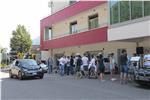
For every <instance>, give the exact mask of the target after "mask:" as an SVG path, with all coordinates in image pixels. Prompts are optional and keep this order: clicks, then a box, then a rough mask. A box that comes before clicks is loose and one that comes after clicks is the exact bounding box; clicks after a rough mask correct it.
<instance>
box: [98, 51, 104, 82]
mask: <svg viewBox="0 0 150 100" xmlns="http://www.w3.org/2000/svg"><path fill="white" fill-rule="evenodd" d="M97 65H98V69H99V72H100V76H99V77H100V80H101V81H104V72H105V66H104V59H103V55H102V54H99V56H98V58H97Z"/></svg>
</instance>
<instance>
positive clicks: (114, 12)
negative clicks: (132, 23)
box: [110, 1, 119, 24]
mask: <svg viewBox="0 0 150 100" xmlns="http://www.w3.org/2000/svg"><path fill="white" fill-rule="evenodd" d="M110 8H111V10H110V14H111V24H115V23H118V22H119V7H118V1H110Z"/></svg>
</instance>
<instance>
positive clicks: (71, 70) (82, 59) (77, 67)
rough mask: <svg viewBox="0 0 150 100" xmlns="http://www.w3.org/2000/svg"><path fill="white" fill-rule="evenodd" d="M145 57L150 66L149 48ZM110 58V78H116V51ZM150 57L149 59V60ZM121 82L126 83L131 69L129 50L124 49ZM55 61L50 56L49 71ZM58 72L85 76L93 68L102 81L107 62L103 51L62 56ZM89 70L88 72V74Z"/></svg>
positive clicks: (121, 56) (121, 62)
mask: <svg viewBox="0 0 150 100" xmlns="http://www.w3.org/2000/svg"><path fill="white" fill-rule="evenodd" d="M143 58H144V62H143V64H144V65H146V66H147V65H148V66H150V53H149V51H148V50H146V54H145V56H144V57H143ZM108 59H109V70H110V80H112V81H113V80H115V79H116V78H114V71H115V70H116V68H117V67H116V61H115V58H114V53H110V54H109V55H108ZM147 59H149V60H147ZM119 60H120V67H119V69H120V80H121V81H120V82H121V83H126V82H127V79H128V77H127V76H128V69H129V61H130V58H129V57H128V54H127V51H126V50H122V52H121V55H120V58H119ZM52 65H53V61H52V58H49V59H48V61H47V66H48V67H49V71H48V72H49V73H50V72H52V70H53V68H52ZM57 66H58V67H57V72H58V73H59V74H60V75H61V76H64V75H70V74H71V75H74V74H75V75H76V74H78V73H81V74H82V75H83V76H85V75H87V76H90V72H91V70H92V69H93V70H94V72H95V73H96V75H97V76H98V78H99V79H100V80H101V81H104V73H105V69H106V68H105V67H106V66H105V63H104V57H103V54H102V53H99V54H98V55H91V56H88V55H86V54H84V55H83V56H81V55H80V54H79V53H77V54H76V55H75V56H65V55H64V56H62V57H60V58H59V59H57ZM86 72H87V74H86Z"/></svg>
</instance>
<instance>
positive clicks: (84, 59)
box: [81, 54, 89, 71]
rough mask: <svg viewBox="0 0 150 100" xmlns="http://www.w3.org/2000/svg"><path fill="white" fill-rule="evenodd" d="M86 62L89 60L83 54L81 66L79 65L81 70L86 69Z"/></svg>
mask: <svg viewBox="0 0 150 100" xmlns="http://www.w3.org/2000/svg"><path fill="white" fill-rule="evenodd" d="M88 62H89V59H88V58H87V57H86V55H85V54H84V55H83V57H82V66H81V69H82V70H84V71H88Z"/></svg>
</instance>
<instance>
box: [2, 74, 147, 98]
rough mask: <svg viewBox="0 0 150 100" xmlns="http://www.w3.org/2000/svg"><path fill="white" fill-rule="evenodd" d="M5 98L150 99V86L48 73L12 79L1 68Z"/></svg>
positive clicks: (107, 76)
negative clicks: (41, 75) (41, 77)
mask: <svg viewBox="0 0 150 100" xmlns="http://www.w3.org/2000/svg"><path fill="white" fill-rule="evenodd" d="M0 75H1V100H150V89H149V88H146V87H141V86H139V85H138V84H136V83H134V82H129V83H128V84H120V82H119V80H116V81H113V82H112V81H111V80H109V75H106V76H105V79H106V81H105V82H101V81H100V80H98V79H86V78H84V79H76V78H75V77H74V76H63V77H61V76H59V75H57V74H53V75H49V74H45V76H44V78H43V79H30V78H29V79H25V80H21V81H20V80H18V79H10V78H8V73H3V72H1V74H0Z"/></svg>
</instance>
